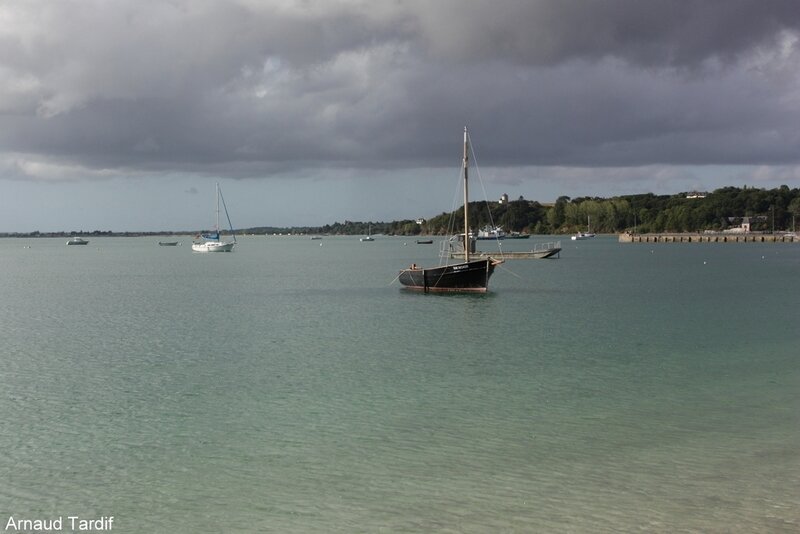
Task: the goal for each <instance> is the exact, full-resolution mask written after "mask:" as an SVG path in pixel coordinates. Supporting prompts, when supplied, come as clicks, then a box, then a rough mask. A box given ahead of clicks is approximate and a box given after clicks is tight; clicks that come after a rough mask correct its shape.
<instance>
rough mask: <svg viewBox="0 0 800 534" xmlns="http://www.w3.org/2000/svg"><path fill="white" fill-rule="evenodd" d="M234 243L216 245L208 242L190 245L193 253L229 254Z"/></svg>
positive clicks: (216, 243)
mask: <svg viewBox="0 0 800 534" xmlns="http://www.w3.org/2000/svg"><path fill="white" fill-rule="evenodd" d="M235 244H236V243H218V242H214V241H208V242H206V243H192V250H193V251H195V252H230V251H232V250H233V245H235Z"/></svg>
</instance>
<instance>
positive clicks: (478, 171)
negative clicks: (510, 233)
mask: <svg viewBox="0 0 800 534" xmlns="http://www.w3.org/2000/svg"><path fill="white" fill-rule="evenodd" d="M467 141H468V144H467V146H468V147H469V151H470V155H471V156H472V161H474V162H475V174H477V175H478V183H479V184H481V191H483V199H484V200H483V202H484V204H486V211H487V212H488V213H489V227H490V228H497V227H496V226H495V224H494V217H492V208H491V206H490V205H489V195H488V194H486V187H484V185H483V177H482V176H481V168H480V166H479V165H478V156H476V155H475V150H474V149H473V147H472V134H470V133H467ZM494 241H495V243H497V251H498V252H499V253H500V257H501V258H503V259H505V255H504V254H503V244H502V243H500V240H499V239H495V240H494Z"/></svg>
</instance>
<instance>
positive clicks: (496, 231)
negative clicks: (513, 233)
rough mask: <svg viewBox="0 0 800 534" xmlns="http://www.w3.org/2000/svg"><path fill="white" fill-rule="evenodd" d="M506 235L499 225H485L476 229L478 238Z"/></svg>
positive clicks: (495, 237) (496, 237)
mask: <svg viewBox="0 0 800 534" xmlns="http://www.w3.org/2000/svg"><path fill="white" fill-rule="evenodd" d="M505 237H506V232H505V230H503V229H502V228H500V227H499V226H495V227H494V228H492V227H491V226H487V227H485V228H483V229H481V230H478V239H481V240H484V239H504V238H505Z"/></svg>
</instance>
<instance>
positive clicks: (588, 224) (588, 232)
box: [570, 216, 595, 241]
mask: <svg viewBox="0 0 800 534" xmlns="http://www.w3.org/2000/svg"><path fill="white" fill-rule="evenodd" d="M594 236H595V234H593V233H592V219H591V217H590V216H587V217H586V231H585V232H578V233H577V234H575V235H574V236H572V237H571V238H570V239H572V240H573V241H580V240H582V239H590V238H592V237H594Z"/></svg>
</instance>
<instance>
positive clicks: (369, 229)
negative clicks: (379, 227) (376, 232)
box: [361, 224, 375, 242]
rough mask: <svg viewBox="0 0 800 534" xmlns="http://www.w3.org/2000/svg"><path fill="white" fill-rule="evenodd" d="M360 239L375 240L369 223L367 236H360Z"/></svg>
mask: <svg viewBox="0 0 800 534" xmlns="http://www.w3.org/2000/svg"><path fill="white" fill-rule="evenodd" d="M361 241H362V242H363V241H375V238H374V237H372V225H371V224H370V225H369V226H367V237H362V238H361Z"/></svg>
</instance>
